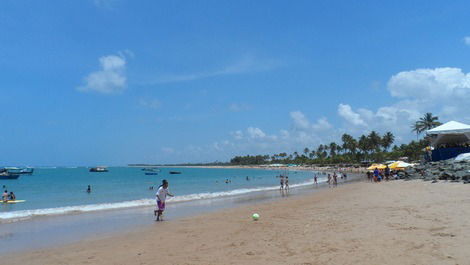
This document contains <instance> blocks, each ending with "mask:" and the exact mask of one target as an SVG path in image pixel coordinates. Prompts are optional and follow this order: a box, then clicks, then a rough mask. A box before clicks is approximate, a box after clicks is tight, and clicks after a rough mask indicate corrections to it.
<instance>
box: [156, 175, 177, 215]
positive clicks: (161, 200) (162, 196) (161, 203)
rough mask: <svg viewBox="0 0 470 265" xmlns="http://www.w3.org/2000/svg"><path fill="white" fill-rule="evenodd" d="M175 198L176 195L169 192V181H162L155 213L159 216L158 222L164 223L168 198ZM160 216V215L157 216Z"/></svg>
mask: <svg viewBox="0 0 470 265" xmlns="http://www.w3.org/2000/svg"><path fill="white" fill-rule="evenodd" d="M167 195H168V196H170V197H173V196H174V195H173V194H171V193H170V192H169V191H168V181H167V180H166V179H164V180H162V185H160V187H158V190H157V196H156V197H157V209H156V210H155V211H154V212H153V214H154V215H156V216H157V221H163V219H162V218H163V217H162V215H163V211H165V201H166V196H167ZM157 214H158V215H157Z"/></svg>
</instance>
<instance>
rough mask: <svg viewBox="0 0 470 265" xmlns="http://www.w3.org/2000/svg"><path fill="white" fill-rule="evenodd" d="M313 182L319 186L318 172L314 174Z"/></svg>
mask: <svg viewBox="0 0 470 265" xmlns="http://www.w3.org/2000/svg"><path fill="white" fill-rule="evenodd" d="M313 183H315V186H318V181H317V174H315V176H313Z"/></svg>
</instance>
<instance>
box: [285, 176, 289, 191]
mask: <svg viewBox="0 0 470 265" xmlns="http://www.w3.org/2000/svg"><path fill="white" fill-rule="evenodd" d="M285 187H286V188H285V189H286V190H288V189H289V176H286V182H285Z"/></svg>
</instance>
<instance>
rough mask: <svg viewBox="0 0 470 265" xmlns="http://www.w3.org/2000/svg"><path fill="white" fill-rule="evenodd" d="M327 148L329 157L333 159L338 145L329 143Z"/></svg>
mask: <svg viewBox="0 0 470 265" xmlns="http://www.w3.org/2000/svg"><path fill="white" fill-rule="evenodd" d="M329 147H330V157H335V156H336V151H337V147H338V145H337V144H336V143H335V142H331V143H330V145H329Z"/></svg>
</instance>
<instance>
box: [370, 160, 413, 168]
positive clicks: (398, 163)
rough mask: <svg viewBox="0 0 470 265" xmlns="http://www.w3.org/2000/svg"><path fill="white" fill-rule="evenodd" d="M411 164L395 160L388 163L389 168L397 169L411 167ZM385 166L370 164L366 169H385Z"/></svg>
mask: <svg viewBox="0 0 470 265" xmlns="http://www.w3.org/2000/svg"><path fill="white" fill-rule="evenodd" d="M411 166H413V164H409V163H406V162H403V161H396V162H393V163H391V164H389V165H388V167H389V168H390V169H393V170H399V169H405V168H407V167H411ZM386 167H387V166H386V165H384V164H372V165H371V166H370V167H368V168H367V169H368V170H374V169H376V168H377V169H385V168H386Z"/></svg>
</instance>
